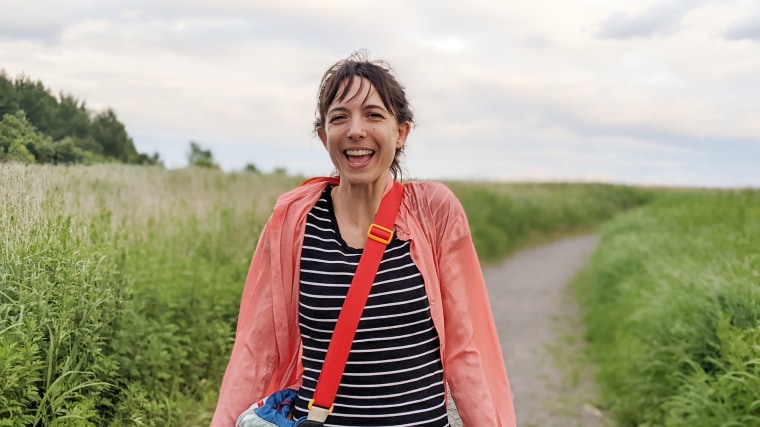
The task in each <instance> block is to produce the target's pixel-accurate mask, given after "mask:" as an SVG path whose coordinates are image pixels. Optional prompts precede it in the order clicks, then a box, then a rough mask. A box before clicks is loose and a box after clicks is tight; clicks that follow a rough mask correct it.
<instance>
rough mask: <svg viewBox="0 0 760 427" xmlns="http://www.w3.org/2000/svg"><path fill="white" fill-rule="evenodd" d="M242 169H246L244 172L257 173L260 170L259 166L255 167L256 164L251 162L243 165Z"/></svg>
mask: <svg viewBox="0 0 760 427" xmlns="http://www.w3.org/2000/svg"><path fill="white" fill-rule="evenodd" d="M244 171H246V172H254V173H259V172H260V171H259V168H257V167H256V165H254V164H253V163H248V164H247V165H245V169H244Z"/></svg>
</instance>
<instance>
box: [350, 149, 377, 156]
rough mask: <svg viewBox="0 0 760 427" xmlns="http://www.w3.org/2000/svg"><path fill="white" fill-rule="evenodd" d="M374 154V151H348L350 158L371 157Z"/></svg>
mask: <svg viewBox="0 0 760 427" xmlns="http://www.w3.org/2000/svg"><path fill="white" fill-rule="evenodd" d="M372 153H374V151H372V150H346V155H348V156H369V155H370V154H372Z"/></svg>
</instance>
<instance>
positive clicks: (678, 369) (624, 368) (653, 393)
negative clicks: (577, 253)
mask: <svg viewBox="0 0 760 427" xmlns="http://www.w3.org/2000/svg"><path fill="white" fill-rule="evenodd" d="M602 233H603V237H602V242H601V244H600V246H599V248H598V249H597V251H596V254H595V257H594V258H593V260H592V263H591V265H590V267H589V268H588V270H587V271H586V272H585V273H584V274H583V275H582V277H581V278H580V279H579V281H578V286H579V295H580V297H581V302H582V303H583V304H584V305H585V307H586V308H587V310H588V314H587V316H586V323H587V325H588V338H589V340H590V341H591V346H592V350H593V355H594V358H595V359H596V360H598V361H599V364H600V373H599V382H600V385H601V387H602V393H601V395H602V396H604V399H603V402H602V404H603V405H604V406H605V407H606V409H608V410H610V411H611V412H612V413H613V414H614V415H615V417H616V419H617V420H618V422H619V425H620V426H625V427H628V426H646V427H650V426H668V427H716V426H721V427H758V426H760V191H757V190H755V191H750V190H746V191H722V192H718V191H700V192H688V191H686V192H678V193H669V194H667V195H663V196H662V197H659V198H658V199H657V200H656V201H654V202H653V203H651V204H649V205H647V206H645V207H643V208H641V209H637V210H635V211H632V212H629V213H627V214H623V215H621V216H619V217H617V218H616V219H615V220H613V221H612V222H610V223H608V224H607V225H606V226H605V227H604V228H603V229H602Z"/></svg>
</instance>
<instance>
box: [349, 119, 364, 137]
mask: <svg viewBox="0 0 760 427" xmlns="http://www.w3.org/2000/svg"><path fill="white" fill-rule="evenodd" d="M347 136H348V139H350V140H352V141H358V140H361V139H364V137H365V136H367V134H366V131H365V129H364V122H363V121H362V119H361V117H356V116H354V117H352V118H351V122H350V123H349V126H348V135H347Z"/></svg>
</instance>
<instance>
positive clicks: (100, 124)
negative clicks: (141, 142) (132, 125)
mask: <svg viewBox="0 0 760 427" xmlns="http://www.w3.org/2000/svg"><path fill="white" fill-rule="evenodd" d="M92 137H93V138H95V141H97V142H98V143H99V144H100V146H101V147H103V155H104V156H105V157H110V158H113V159H116V160H120V161H122V162H125V163H133V162H135V161H136V160H137V150H136V149H135V144H134V142H133V141H132V138H130V137H129V135H127V131H126V129H125V128H124V125H123V124H122V123H121V122H120V121H119V120H118V119H117V118H116V113H114V111H113V110H112V109H110V108H109V109H107V110H105V111H103V112H101V113H98V114H96V115H95V118H94V119H93V120H92Z"/></svg>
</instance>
